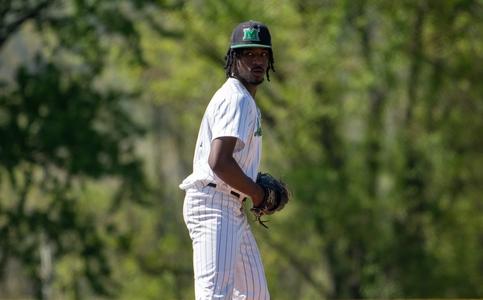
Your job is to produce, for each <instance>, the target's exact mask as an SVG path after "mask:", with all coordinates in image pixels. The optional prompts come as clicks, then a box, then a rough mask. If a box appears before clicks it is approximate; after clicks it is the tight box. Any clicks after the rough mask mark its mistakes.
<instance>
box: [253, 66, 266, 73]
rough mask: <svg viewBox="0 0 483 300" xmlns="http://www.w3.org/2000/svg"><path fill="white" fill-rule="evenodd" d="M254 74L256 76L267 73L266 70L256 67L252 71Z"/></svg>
mask: <svg viewBox="0 0 483 300" xmlns="http://www.w3.org/2000/svg"><path fill="white" fill-rule="evenodd" d="M252 73H254V74H256V75H263V74H264V73H265V70H264V69H263V68H262V67H255V68H253V69H252Z"/></svg>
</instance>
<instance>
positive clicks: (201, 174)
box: [180, 78, 270, 300]
mask: <svg viewBox="0 0 483 300" xmlns="http://www.w3.org/2000/svg"><path fill="white" fill-rule="evenodd" d="M260 124H261V115H260V111H259V109H258V108H257V106H256V104H255V101H254V99H253V98H252V96H251V95H250V93H249V92H248V90H247V89H246V88H245V87H244V86H243V85H242V84H241V82H240V81H238V80H237V79H235V78H229V79H228V80H227V81H226V82H225V84H224V85H223V86H222V87H221V88H220V89H219V90H218V91H217V92H216V93H215V95H214V96H213V98H212V99H211V101H210V103H209V104H208V107H207V108H206V111H205V115H204V116H203V120H202V121H201V126H200V131H199V133H198V139H197V141H196V148H195V154H194V158H193V173H192V174H191V175H190V176H188V177H187V178H186V179H185V180H183V182H182V183H181V184H180V188H181V189H184V190H186V197H185V201H184V206H183V216H184V220H185V223H186V226H187V228H188V231H189V234H190V237H191V239H192V241H193V269H194V275H195V294H196V299H197V300H200V299H203V300H204V299H244V300H249V299H253V300H255V299H256V300H265V299H269V298H270V296H269V294H268V289H267V283H266V279H265V274H264V271H263V265H262V262H261V258H260V253H259V251H258V247H257V244H256V241H255V239H254V237H253V234H252V232H251V230H250V227H249V225H248V222H247V219H246V216H245V215H244V214H243V213H242V210H241V209H240V208H241V205H242V204H241V201H240V200H239V199H238V198H237V197H235V196H233V195H231V194H230V193H229V190H231V189H232V188H230V187H229V186H228V185H226V184H225V183H224V182H223V181H221V180H220V179H219V178H218V177H217V176H216V175H215V174H214V173H213V171H212V170H211V168H210V167H209V165H208V157H209V154H210V150H211V149H210V148H211V142H212V141H213V140H214V139H215V138H218V137H222V136H231V137H236V138H237V139H238V140H237V143H236V146H235V150H234V154H233V157H234V159H235V160H236V162H237V163H238V165H239V166H240V168H241V169H242V170H243V172H244V173H245V174H246V175H247V176H249V177H250V178H252V179H253V180H255V179H256V175H257V172H258V167H259V165H260V157H261V143H262V138H261V136H260V134H256V132H259V129H260ZM210 182H211V183H216V185H217V188H216V189H214V188H211V187H207V186H206V185H207V184H208V183H210ZM237 192H238V193H239V194H242V195H243V193H240V192H239V191H237Z"/></svg>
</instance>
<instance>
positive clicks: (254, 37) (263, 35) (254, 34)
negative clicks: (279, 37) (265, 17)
mask: <svg viewBox="0 0 483 300" xmlns="http://www.w3.org/2000/svg"><path fill="white" fill-rule="evenodd" d="M248 47H252V48H253V47H259V48H272V38H271V36H270V31H269V30H268V27H267V26H266V25H265V24H263V23H260V22H257V21H247V22H243V23H240V24H238V26H237V27H235V29H234V30H233V33H232V34H231V43H230V48H231V49H236V48H248Z"/></svg>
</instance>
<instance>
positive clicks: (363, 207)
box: [0, 0, 483, 300]
mask: <svg viewBox="0 0 483 300" xmlns="http://www.w3.org/2000/svg"><path fill="white" fill-rule="evenodd" d="M249 19H253V20H258V21H262V22H264V23H266V24H267V25H268V26H269V28H270V29H271V31H272V36H273V45H274V54H275V70H276V72H275V73H273V74H271V81H270V82H265V83H264V84H263V86H262V87H261V88H260V90H259V92H258V93H257V98H258V99H257V101H258V104H259V106H260V108H261V110H262V115H263V129H264V131H263V133H264V149H263V150H264V155H263V162H262V169H263V170H264V171H268V172H270V173H272V174H274V175H276V176H279V177H281V178H282V179H284V180H285V181H286V182H287V183H288V184H289V186H290V187H291V188H292V189H293V191H294V199H293V201H292V202H291V203H289V204H288V206H286V209H285V210H284V211H283V212H282V213H280V214H278V215H276V216H273V217H270V218H269V219H270V223H269V227H270V229H269V230H265V229H264V228H262V227H261V226H258V225H257V224H253V225H252V227H253V228H254V232H255V235H256V237H257V240H258V243H259V246H260V248H261V253H262V257H263V261H264V265H265V269H266V273H267V277H268V281H269V285H270V291H271V295H272V298H273V299H277V300H278V299H281V300H283V299H351V298H367V299H388V298H392V299H394V298H398V299H401V298H481V297H483V251H482V249H483V199H482V194H483V134H482V132H483V84H482V78H483V64H482V62H483V22H482V21H483V20H482V19H483V1H481V0H407V1H382V0H340V1H335V0H318V1H317V0H280V1H273V0H264V1H238V0H226V1H216V0H192V1H187V0H157V1H154V0H122V1H113V0H103V1H86V0H50V1H49V0H1V2H0V298H1V299H193V281H192V276H193V275H192V265H191V244H190V240H189V237H188V233H187V230H186V228H185V226H184V223H183V218H182V203H183V196H184V194H183V193H182V191H180V190H179V189H178V187H177V185H178V183H179V182H180V181H181V180H182V179H183V178H184V177H185V176H186V175H188V174H189V173H190V171H191V161H192V155H193V147H194V144H195V141H196V136H197V131H198V126H199V123H200V120H201V117H202V115H203V112H204V109H205V107H206V104H207V103H208V101H209V100H210V98H211V96H212V94H213V93H214V92H215V90H216V89H217V88H218V87H219V86H220V85H221V84H222V83H223V82H224V80H225V74H224V70H223V58H224V55H225V53H226V50H227V47H228V41H229V36H230V34H231V30H232V29H233V27H234V26H235V25H236V24H238V23H239V22H241V21H245V20H249Z"/></svg>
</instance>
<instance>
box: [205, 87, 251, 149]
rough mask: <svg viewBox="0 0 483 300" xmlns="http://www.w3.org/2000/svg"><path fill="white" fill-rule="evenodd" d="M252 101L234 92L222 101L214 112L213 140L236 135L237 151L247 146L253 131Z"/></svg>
mask: <svg viewBox="0 0 483 300" xmlns="http://www.w3.org/2000/svg"><path fill="white" fill-rule="evenodd" d="M251 101H252V100H251V99H249V98H248V97H246V96H243V95H241V94H233V95H232V96H231V97H227V98H224V99H222V100H221V101H220V103H219V105H218V106H217V107H216V108H215V112H214V114H213V127H212V141H213V140H214V139H216V138H218V137H222V136H230V137H236V138H237V139H238V141H237V144H236V146H235V151H240V150H241V149H243V147H245V144H246V143H247V141H248V138H249V137H250V132H252V131H253V128H252V127H253V119H254V118H253V112H252V107H251Z"/></svg>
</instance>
